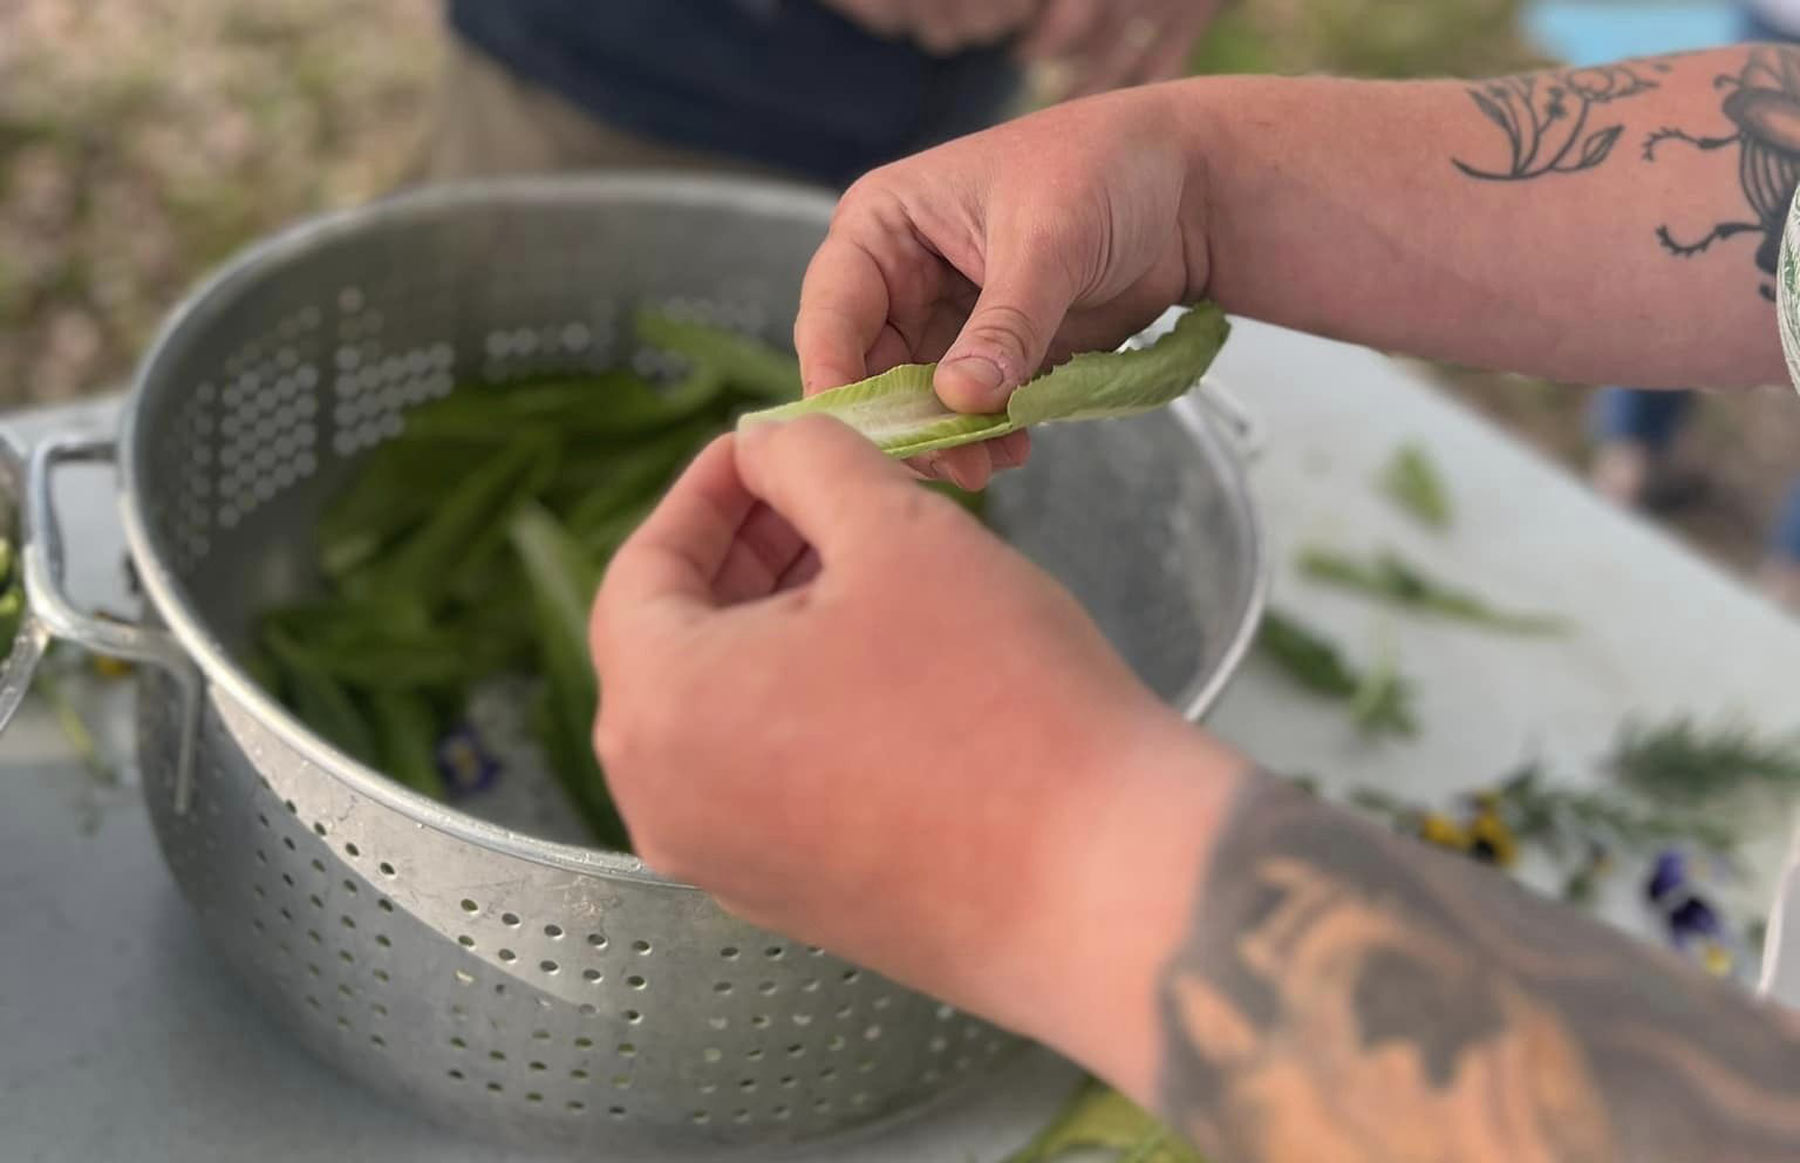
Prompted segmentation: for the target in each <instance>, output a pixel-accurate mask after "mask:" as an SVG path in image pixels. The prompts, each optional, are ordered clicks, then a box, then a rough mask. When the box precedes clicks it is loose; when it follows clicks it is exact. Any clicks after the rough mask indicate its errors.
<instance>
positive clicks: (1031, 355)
mask: <svg viewBox="0 0 1800 1163" xmlns="http://www.w3.org/2000/svg"><path fill="white" fill-rule="evenodd" d="M987 274H988V277H987V280H986V282H985V284H984V285H983V286H982V288H981V295H980V296H979V297H978V298H977V299H976V300H975V309H974V310H973V311H971V312H969V319H968V322H966V323H964V324H963V328H962V332H961V333H960V334H959V335H958V336H957V337H956V342H954V343H952V344H951V345H950V350H949V351H947V352H945V353H944V358H943V359H941V360H939V361H938V369H937V374H936V375H935V376H934V377H933V381H932V386H933V387H935V388H936V389H937V394H938V398H939V399H941V400H943V401H944V403H945V404H946V405H948V406H949V407H951V408H953V409H955V410H956V411H958V412H998V411H1000V410H1001V409H1003V408H1005V407H1006V400H1007V397H1008V396H1011V395H1012V393H1013V389H1014V388H1017V387H1018V386H1019V385H1020V384H1022V383H1024V382H1025V381H1026V380H1028V379H1030V378H1031V377H1032V376H1033V375H1035V374H1037V369H1038V368H1039V367H1040V366H1041V365H1042V364H1043V362H1044V357H1045V355H1046V354H1047V353H1048V352H1049V350H1050V340H1051V339H1052V338H1053V337H1054V336H1055V335H1056V331H1057V328H1059V327H1061V326H1062V321H1063V316H1064V315H1066V314H1067V313H1068V310H1069V304H1070V303H1071V302H1072V301H1073V300H1074V298H1075V292H1074V290H1073V288H1072V287H1070V285H1069V275H1068V271H1067V269H1066V266H1065V264H1063V263H1062V262H1061V261H1059V260H1058V259H1057V257H1056V256H1055V254H1054V252H1053V251H1052V249H1051V248H1050V247H1048V246H1045V245H1042V244H1038V245H1032V244H1027V246H1026V247H1024V248H1022V249H1020V250H1018V251H1017V252H1015V253H1013V254H1012V255H1010V256H1006V257H1003V256H1001V255H995V256H994V261H993V262H992V263H991V264H990V265H989V267H988V271H987Z"/></svg>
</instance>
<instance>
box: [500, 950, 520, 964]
mask: <svg viewBox="0 0 1800 1163" xmlns="http://www.w3.org/2000/svg"><path fill="white" fill-rule="evenodd" d="M499 957H500V960H502V961H505V962H508V963H509V964H510V963H511V962H514V961H517V960H518V959H519V955H518V954H517V953H514V952H513V951H512V950H511V949H502V950H500V953H499Z"/></svg>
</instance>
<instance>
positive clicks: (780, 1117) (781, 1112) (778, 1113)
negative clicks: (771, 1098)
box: [769, 1106, 793, 1123]
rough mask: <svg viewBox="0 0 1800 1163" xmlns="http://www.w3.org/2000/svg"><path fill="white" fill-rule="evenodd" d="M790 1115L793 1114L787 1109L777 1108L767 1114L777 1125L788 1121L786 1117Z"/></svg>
mask: <svg viewBox="0 0 1800 1163" xmlns="http://www.w3.org/2000/svg"><path fill="white" fill-rule="evenodd" d="M792 1113H793V1112H792V1111H790V1110H788V1108H787V1107H785V1106H778V1107H776V1108H774V1109H773V1110H771V1111H770V1112H769V1117H770V1118H772V1119H774V1120H775V1121H776V1122H778V1123H785V1122H786V1121H787V1119H788V1116H789V1115H790V1114H792Z"/></svg>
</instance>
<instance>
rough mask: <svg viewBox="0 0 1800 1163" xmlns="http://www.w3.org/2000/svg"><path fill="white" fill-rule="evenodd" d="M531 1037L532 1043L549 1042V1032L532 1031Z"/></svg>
mask: <svg viewBox="0 0 1800 1163" xmlns="http://www.w3.org/2000/svg"><path fill="white" fill-rule="evenodd" d="M531 1037H532V1039H533V1040H534V1041H538V1042H548V1041H549V1040H550V1031H549V1030H533V1031H531Z"/></svg>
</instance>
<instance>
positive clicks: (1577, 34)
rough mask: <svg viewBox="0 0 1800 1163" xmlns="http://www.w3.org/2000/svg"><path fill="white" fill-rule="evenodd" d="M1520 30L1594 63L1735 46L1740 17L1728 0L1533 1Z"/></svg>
mask: <svg viewBox="0 0 1800 1163" xmlns="http://www.w3.org/2000/svg"><path fill="white" fill-rule="evenodd" d="M1525 29H1526V31H1527V32H1528V33H1529V34H1530V36H1531V38H1532V39H1533V40H1535V41H1536V42H1537V43H1538V44H1539V45H1541V46H1542V47H1543V48H1544V50H1545V51H1546V52H1548V53H1550V54H1551V55H1552V56H1555V57H1557V58H1559V59H1561V60H1564V61H1567V62H1568V63H1570V64H1572V65H1598V64H1605V63H1606V62H1607V61H1616V60H1619V59H1620V58H1622V57H1636V56H1654V55H1655V54H1657V53H1667V52H1679V51H1681V50H1683V49H1696V48H1718V47H1720V46H1723V45H1728V44H1735V43H1737V41H1738V40H1739V39H1740V38H1741V37H1742V36H1743V30H1744V18H1743V15H1742V14H1741V12H1740V11H1739V7H1738V5H1736V4H1734V3H1731V2H1730V0H1668V2H1666V3H1663V2H1659V0H1636V2H1622V0H1539V3H1536V4H1533V5H1532V6H1531V7H1530V8H1529V9H1527V10H1526V13H1525Z"/></svg>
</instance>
